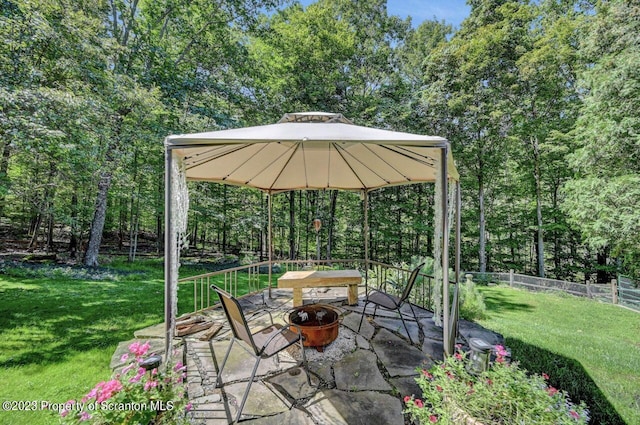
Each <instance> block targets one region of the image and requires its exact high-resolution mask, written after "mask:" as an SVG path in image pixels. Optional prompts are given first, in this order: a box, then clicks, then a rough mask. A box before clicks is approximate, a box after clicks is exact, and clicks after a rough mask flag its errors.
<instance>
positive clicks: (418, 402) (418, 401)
mask: <svg viewBox="0 0 640 425" xmlns="http://www.w3.org/2000/svg"><path fill="white" fill-rule="evenodd" d="M415 403H416V406H418V408H420V409H422V408H423V407H424V404H423V403H422V400H420V399H419V398H416V400H415Z"/></svg>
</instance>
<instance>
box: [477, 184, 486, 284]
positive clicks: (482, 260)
mask: <svg viewBox="0 0 640 425" xmlns="http://www.w3.org/2000/svg"><path fill="white" fill-rule="evenodd" d="M478 203H479V207H480V217H479V220H478V231H479V235H478V261H479V271H480V273H485V272H486V271H487V239H486V234H485V232H486V229H485V228H486V219H485V208H484V182H483V180H482V176H481V175H480V176H478Z"/></svg>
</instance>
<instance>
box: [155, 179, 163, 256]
mask: <svg viewBox="0 0 640 425" xmlns="http://www.w3.org/2000/svg"><path fill="white" fill-rule="evenodd" d="M157 188H158V191H157V192H156V194H157V196H158V197H157V198H156V199H157V200H156V252H157V253H158V254H160V253H161V252H162V250H163V249H164V227H163V226H162V217H163V213H164V203H163V202H164V181H163V179H162V178H159V179H158V186H157ZM159 205H162V207H159Z"/></svg>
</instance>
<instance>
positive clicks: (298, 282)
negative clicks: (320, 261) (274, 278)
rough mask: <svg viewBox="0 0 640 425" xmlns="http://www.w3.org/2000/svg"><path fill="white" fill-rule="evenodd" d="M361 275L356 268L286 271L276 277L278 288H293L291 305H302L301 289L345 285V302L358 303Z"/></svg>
mask: <svg viewBox="0 0 640 425" xmlns="http://www.w3.org/2000/svg"><path fill="white" fill-rule="evenodd" d="M360 282H362V275H360V272H359V271H358V270H320V271H316V270H307V271H295V272H286V273H285V274H283V275H282V276H281V277H280V278H279V279H278V288H293V306H294V307H299V306H301V305H302V289H303V288H318V287H325V286H347V287H348V288H349V289H348V291H347V302H348V303H349V305H356V304H358V285H359V284H360Z"/></svg>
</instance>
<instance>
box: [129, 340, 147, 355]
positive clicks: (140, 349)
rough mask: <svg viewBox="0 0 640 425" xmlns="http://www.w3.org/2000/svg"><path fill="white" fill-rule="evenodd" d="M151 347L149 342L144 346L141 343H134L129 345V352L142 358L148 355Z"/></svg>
mask: <svg viewBox="0 0 640 425" xmlns="http://www.w3.org/2000/svg"><path fill="white" fill-rule="evenodd" d="M149 347H150V345H149V341H147V342H145V343H144V344H140V343H139V342H132V343H131V344H130V345H129V351H130V352H131V354H135V356H136V357H141V356H144V355H145V354H146V352H147V351H148V350H149Z"/></svg>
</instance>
